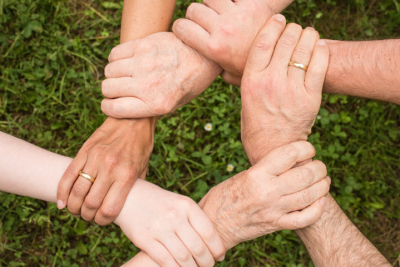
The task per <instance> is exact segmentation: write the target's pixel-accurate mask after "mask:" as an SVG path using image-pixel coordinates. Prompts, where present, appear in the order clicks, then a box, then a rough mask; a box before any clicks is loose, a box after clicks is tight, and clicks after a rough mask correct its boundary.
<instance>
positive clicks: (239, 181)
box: [121, 141, 331, 267]
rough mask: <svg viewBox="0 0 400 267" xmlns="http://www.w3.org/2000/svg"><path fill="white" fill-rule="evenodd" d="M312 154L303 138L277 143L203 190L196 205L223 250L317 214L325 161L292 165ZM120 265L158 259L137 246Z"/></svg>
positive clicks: (151, 266)
mask: <svg viewBox="0 0 400 267" xmlns="http://www.w3.org/2000/svg"><path fill="white" fill-rule="evenodd" d="M314 154H315V150H314V147H313V146H312V145H311V144H310V143H308V142H304V141H300V142H295V143H292V144H289V145H285V146H282V147H279V148H277V149H275V150H273V151H272V152H271V153H270V154H268V155H267V156H266V157H265V158H263V159H262V160H260V162H259V163H257V165H255V166H253V167H251V168H250V169H249V170H247V171H244V172H241V173H239V174H238V175H236V176H234V177H232V178H230V179H228V180H226V181H225V182H223V183H221V184H219V185H217V186H216V187H214V188H213V189H211V190H210V191H209V192H208V193H207V195H206V196H205V197H204V198H203V199H202V200H201V201H200V203H199V206H200V207H202V209H203V211H204V212H205V213H206V214H207V216H208V217H209V218H210V219H211V221H212V222H213V223H214V225H215V227H216V229H217V232H218V233H219V235H220V236H221V237H222V241H223V243H224V245H225V248H226V250H228V249H230V248H232V247H234V246H236V245H237V244H239V243H240V242H243V241H246V240H250V239H254V238H256V237H259V236H262V235H266V234H269V233H272V232H275V231H279V230H282V229H299V228H304V227H306V226H308V225H311V224H313V223H315V222H316V221H317V220H319V218H320V217H321V216H322V213H323V211H324V206H325V203H326V197H324V196H325V195H326V194H327V193H328V191H329V186H330V183H331V180H330V178H329V177H326V167H325V165H324V164H323V163H322V162H320V161H312V162H309V163H307V164H305V165H303V166H301V167H296V168H292V167H293V166H294V165H295V164H296V163H299V162H303V161H305V160H308V159H311V158H312V157H313V156H314ZM135 186H136V185H135ZM300 210H301V211H300ZM121 214H122V212H121ZM128 221H129V220H128ZM124 266H126V267H128V266H129V267H139V266H146V267H157V266H159V265H158V264H157V263H155V262H154V261H153V260H152V259H150V258H149V257H148V256H147V255H146V253H144V252H141V253H139V254H138V255H136V256H135V257H134V258H133V259H131V260H130V261H129V262H127V263H126V264H124ZM161 266H163V265H161Z"/></svg>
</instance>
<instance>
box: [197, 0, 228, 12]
mask: <svg viewBox="0 0 400 267" xmlns="http://www.w3.org/2000/svg"><path fill="white" fill-rule="evenodd" d="M203 4H204V5H206V6H208V7H209V8H212V9H213V10H215V11H216V12H217V13H218V14H221V13H222V12H223V11H226V10H227V9H228V8H232V7H234V3H233V1H231V0H203Z"/></svg>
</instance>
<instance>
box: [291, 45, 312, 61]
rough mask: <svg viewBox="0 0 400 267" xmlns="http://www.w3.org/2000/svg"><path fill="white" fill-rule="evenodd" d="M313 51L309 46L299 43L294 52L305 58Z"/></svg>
mask: <svg viewBox="0 0 400 267" xmlns="http://www.w3.org/2000/svg"><path fill="white" fill-rule="evenodd" d="M310 53H311V51H310V50H309V49H307V47H305V46H302V45H298V46H297V47H296V49H295V50H294V54H295V55H296V56H298V57H300V58H305V57H309V56H310Z"/></svg>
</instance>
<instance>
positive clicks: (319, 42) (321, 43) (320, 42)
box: [317, 40, 326, 46]
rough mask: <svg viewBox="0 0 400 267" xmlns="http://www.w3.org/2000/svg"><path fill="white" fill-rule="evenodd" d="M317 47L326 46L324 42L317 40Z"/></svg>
mask: <svg viewBox="0 0 400 267" xmlns="http://www.w3.org/2000/svg"><path fill="white" fill-rule="evenodd" d="M317 45H321V46H322V45H326V42H325V41H324V40H318V42H317Z"/></svg>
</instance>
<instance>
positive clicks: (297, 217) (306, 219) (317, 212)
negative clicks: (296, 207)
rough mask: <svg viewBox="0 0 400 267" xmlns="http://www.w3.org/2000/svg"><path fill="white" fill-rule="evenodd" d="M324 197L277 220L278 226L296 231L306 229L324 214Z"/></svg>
mask: <svg viewBox="0 0 400 267" xmlns="http://www.w3.org/2000/svg"><path fill="white" fill-rule="evenodd" d="M325 203H326V197H323V198H321V199H319V200H317V201H315V202H314V203H313V204H312V205H311V206H309V207H307V208H305V209H304V210H302V211H295V212H291V213H289V214H286V215H283V216H282V217H280V218H279V222H278V224H279V225H280V226H281V227H282V229H287V230H296V229H300V228H304V227H307V226H309V225H311V224H313V223H315V222H316V221H318V220H319V218H321V216H322V213H323V212H324V206H325Z"/></svg>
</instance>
